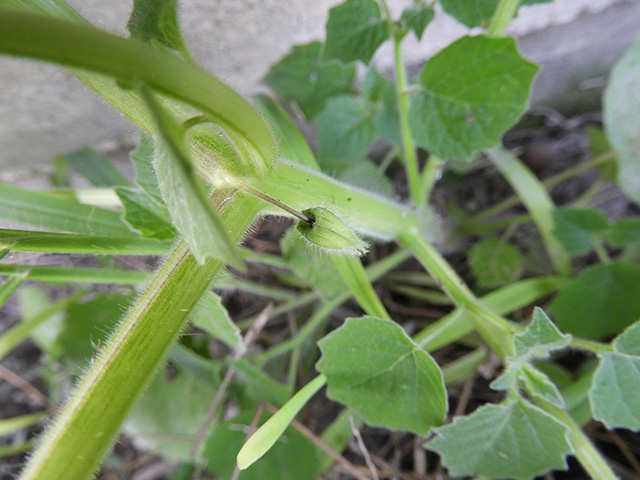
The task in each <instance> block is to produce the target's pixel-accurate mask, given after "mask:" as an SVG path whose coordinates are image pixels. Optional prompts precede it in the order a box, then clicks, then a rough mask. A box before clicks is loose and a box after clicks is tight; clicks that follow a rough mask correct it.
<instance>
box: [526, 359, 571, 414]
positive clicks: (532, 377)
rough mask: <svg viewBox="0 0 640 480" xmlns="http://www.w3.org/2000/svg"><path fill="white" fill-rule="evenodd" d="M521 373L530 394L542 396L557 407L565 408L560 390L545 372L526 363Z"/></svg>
mask: <svg viewBox="0 0 640 480" xmlns="http://www.w3.org/2000/svg"><path fill="white" fill-rule="evenodd" d="M520 375H521V377H522V380H523V382H524V385H525V387H526V390H527V393H528V394H529V395H532V396H534V397H538V398H542V399H543V400H546V401H547V402H549V403H551V404H553V405H555V406H556V407H559V408H564V406H565V403H564V399H563V398H562V395H561V394H560V390H558V387H557V386H556V385H555V384H554V383H553V382H552V381H551V380H550V379H549V377H547V376H546V375H545V374H544V373H542V372H541V371H539V370H538V369H536V368H535V367H534V366H533V365H530V364H528V363H525V364H524V365H523V367H522V371H521V374H520Z"/></svg>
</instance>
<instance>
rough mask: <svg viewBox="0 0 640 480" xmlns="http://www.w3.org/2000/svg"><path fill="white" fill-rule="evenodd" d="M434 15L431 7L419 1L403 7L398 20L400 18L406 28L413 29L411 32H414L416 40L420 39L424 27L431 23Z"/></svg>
mask: <svg viewBox="0 0 640 480" xmlns="http://www.w3.org/2000/svg"><path fill="white" fill-rule="evenodd" d="M434 15H435V14H434V11H433V7H431V6H428V5H425V4H424V3H422V2H419V3H414V4H413V5H411V6H410V7H408V8H405V9H404V10H403V11H402V16H401V17H400V20H402V22H403V23H404V25H405V26H406V27H407V28H408V29H410V30H413V33H415V34H416V37H418V40H421V39H422V34H423V33H424V30H425V28H427V25H429V23H431V20H433V17H434Z"/></svg>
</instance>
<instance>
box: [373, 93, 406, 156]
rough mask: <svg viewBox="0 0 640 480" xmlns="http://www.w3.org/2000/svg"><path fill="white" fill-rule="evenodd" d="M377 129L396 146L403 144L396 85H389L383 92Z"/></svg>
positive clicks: (376, 119) (399, 146) (378, 112)
mask: <svg viewBox="0 0 640 480" xmlns="http://www.w3.org/2000/svg"><path fill="white" fill-rule="evenodd" d="M374 121H375V125H376V131H377V133H378V135H379V136H381V137H382V138H385V139H386V140H388V141H389V142H391V144H392V145H393V146H394V147H396V148H401V146H402V132H401V128H400V114H399V113H398V97H397V96H396V91H395V87H394V86H393V85H391V84H389V85H387V86H386V88H385V89H384V91H383V92H382V102H381V105H380V107H379V108H378V111H377V112H376V116H375V120H374Z"/></svg>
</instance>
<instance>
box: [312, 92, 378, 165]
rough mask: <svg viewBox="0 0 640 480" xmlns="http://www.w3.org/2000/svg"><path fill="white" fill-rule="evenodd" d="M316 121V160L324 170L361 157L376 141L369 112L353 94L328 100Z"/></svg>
mask: <svg viewBox="0 0 640 480" xmlns="http://www.w3.org/2000/svg"><path fill="white" fill-rule="evenodd" d="M316 122H317V124H318V161H319V162H320V164H321V165H322V167H323V169H324V170H332V169H334V168H336V167H338V168H339V167H341V166H344V164H345V163H347V162H350V161H353V160H360V159H361V158H363V157H364V156H365V155H366V154H367V150H368V149H369V146H371V143H373V141H374V140H375V135H376V129H375V126H374V123H373V118H372V116H371V114H370V112H369V111H368V109H367V108H366V106H365V105H364V104H363V103H362V102H360V101H358V100H356V99H355V98H353V97H349V96H344V95H341V96H339V97H335V98H332V99H331V100H329V101H328V102H327V105H326V106H325V108H324V109H323V110H322V112H320V114H319V115H318V116H317V117H316Z"/></svg>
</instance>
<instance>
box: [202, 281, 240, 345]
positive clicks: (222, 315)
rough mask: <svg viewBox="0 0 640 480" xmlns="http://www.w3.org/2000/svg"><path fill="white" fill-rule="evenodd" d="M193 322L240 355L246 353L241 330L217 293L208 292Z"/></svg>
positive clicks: (203, 297)
mask: <svg viewBox="0 0 640 480" xmlns="http://www.w3.org/2000/svg"><path fill="white" fill-rule="evenodd" d="M191 322H192V323H193V325H194V326H196V327H198V328H201V329H203V330H204V331H205V332H207V333H208V334H209V335H211V336H212V337H213V338H216V339H218V340H220V341H221V342H224V343H225V344H227V345H228V346H229V347H230V348H231V349H233V350H235V351H237V352H239V353H244V352H245V346H244V344H243V343H242V336H241V335H240V329H239V328H238V327H237V325H236V324H235V323H233V321H232V320H231V318H230V317H229V313H228V312H227V309H226V308H224V306H223V305H222V299H221V298H220V296H219V295H217V294H216V293H214V292H212V291H208V292H207V293H205V294H204V295H203V296H202V298H201V299H200V302H198V305H197V307H196V309H195V311H194V313H193V315H192V316H191Z"/></svg>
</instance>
